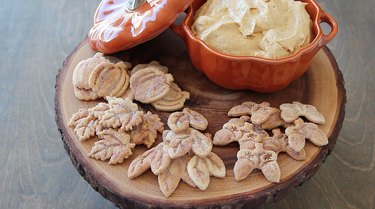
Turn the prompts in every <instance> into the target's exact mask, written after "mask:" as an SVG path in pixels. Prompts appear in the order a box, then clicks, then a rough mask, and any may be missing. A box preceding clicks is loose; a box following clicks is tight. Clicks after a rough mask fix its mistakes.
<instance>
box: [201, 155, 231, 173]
mask: <svg viewBox="0 0 375 209" xmlns="http://www.w3.org/2000/svg"><path fill="white" fill-rule="evenodd" d="M204 160H205V163H206V164H207V166H208V170H209V171H210V174H211V175H213V176H215V177H218V178H224V177H225V174H226V170H225V165H224V162H223V160H222V159H221V158H220V157H219V156H217V155H216V154H215V153H213V152H211V153H210V154H208V155H207V157H205V158H204Z"/></svg>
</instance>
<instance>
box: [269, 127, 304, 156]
mask: <svg viewBox="0 0 375 209" xmlns="http://www.w3.org/2000/svg"><path fill="white" fill-rule="evenodd" d="M272 133H273V136H272V137H265V138H264V139H263V145H264V149H267V150H271V151H274V152H276V153H280V152H286V153H287V154H288V155H289V156H290V157H292V158H294V159H295V160H304V159H306V152H305V150H304V149H302V150H301V151H299V152H297V151H295V150H293V149H292V148H291V147H290V146H289V144H288V137H287V136H286V135H285V134H283V133H281V131H280V129H274V130H272Z"/></svg>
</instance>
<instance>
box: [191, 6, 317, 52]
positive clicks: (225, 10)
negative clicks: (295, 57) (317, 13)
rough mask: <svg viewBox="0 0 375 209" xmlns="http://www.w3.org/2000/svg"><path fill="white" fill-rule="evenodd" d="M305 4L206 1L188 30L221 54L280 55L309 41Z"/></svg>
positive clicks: (309, 27) (309, 25) (308, 17)
mask: <svg viewBox="0 0 375 209" xmlns="http://www.w3.org/2000/svg"><path fill="white" fill-rule="evenodd" d="M305 5H306V4H305V3H302V2H300V1H294V0H208V1H207V2H206V3H205V4H203V5H202V6H201V7H200V9H199V10H198V11H197V12H196V14H195V18H194V19H195V20H194V23H193V25H192V27H191V29H192V31H193V33H194V34H195V35H196V36H197V37H198V38H200V39H201V40H203V41H204V42H205V43H207V45H209V46H210V47H212V48H214V49H215V50H217V51H219V52H222V53H224V54H230V55H235V56H258V57H265V58H281V57H285V56H288V55H290V54H292V53H294V52H295V51H297V50H298V49H300V48H301V47H303V46H306V45H308V44H309V43H310V41H311V23H312V22H311V20H310V16H309V14H308V13H307V11H306V9H305Z"/></svg>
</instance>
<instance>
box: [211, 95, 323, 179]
mask: <svg viewBox="0 0 375 209" xmlns="http://www.w3.org/2000/svg"><path fill="white" fill-rule="evenodd" d="M228 115H229V116H232V117H239V118H233V119H231V120H229V121H228V122H227V123H226V124H224V125H223V128H222V129H221V130H219V131H218V132H216V134H215V136H214V140H213V143H214V144H215V145H221V146H224V145H226V144H229V143H231V142H233V141H237V142H238V143H239V145H240V150H239V151H238V153H237V159H238V160H237V162H236V164H235V166H234V177H235V179H236V180H237V181H240V180H242V179H244V178H246V177H247V176H248V175H249V174H250V173H251V172H252V171H253V170H254V169H259V170H261V171H262V173H263V174H264V176H265V177H266V179H267V180H269V181H271V182H279V181H280V177H281V172H280V168H279V165H278V163H277V155H278V153H280V152H285V153H287V154H288V155H289V156H290V157H292V158H293V159H295V160H304V159H305V158H306V153H305V150H304V147H305V141H306V139H308V140H310V142H312V143H313V144H314V145H316V146H324V145H326V144H328V139H327V136H326V134H325V133H324V132H323V131H322V130H320V129H319V127H318V126H317V125H316V124H314V123H318V124H323V123H325V119H324V116H323V115H322V114H321V113H320V112H318V111H317V109H316V108H315V107H314V106H311V105H305V104H301V103H299V102H293V103H291V104H282V105H280V109H277V108H273V107H270V104H269V103H267V102H263V103H260V104H257V103H254V102H244V103H243V104H241V105H238V106H235V107H233V108H232V109H230V110H229V112H228ZM300 117H304V118H305V119H307V120H310V121H312V122H314V123H309V122H305V121H304V120H303V119H302V118H300ZM280 128H282V129H284V130H285V133H282V129H280ZM267 131H270V132H272V136H270V135H269V134H268V132H267Z"/></svg>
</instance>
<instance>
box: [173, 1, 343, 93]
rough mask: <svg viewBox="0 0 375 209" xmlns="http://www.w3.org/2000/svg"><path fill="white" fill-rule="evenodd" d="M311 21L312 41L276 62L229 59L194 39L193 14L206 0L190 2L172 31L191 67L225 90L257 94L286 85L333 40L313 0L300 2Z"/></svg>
mask: <svg viewBox="0 0 375 209" xmlns="http://www.w3.org/2000/svg"><path fill="white" fill-rule="evenodd" d="M301 1H302V2H304V3H306V10H307V12H308V14H309V15H310V19H311V21H312V23H313V24H312V33H313V37H314V38H313V40H312V41H311V42H310V44H308V45H307V46H305V47H302V48H301V49H299V50H298V51H296V52H295V53H293V54H292V55H289V56H287V57H284V58H279V59H269V58H262V57H255V56H231V55H227V54H223V53H220V52H218V51H216V50H214V49H213V48H211V47H209V46H208V45H207V44H206V43H205V42H203V41H202V40H200V39H199V38H197V37H196V36H195V35H194V34H193V32H192V31H191V26H192V25H193V23H194V16H195V12H196V11H197V10H198V9H199V8H200V7H201V6H202V5H203V4H204V3H205V2H206V0H194V1H193V3H192V5H191V6H190V7H189V9H188V12H187V16H186V18H185V20H184V21H183V23H182V24H181V25H172V26H171V28H172V30H173V31H174V32H175V33H177V34H178V35H179V36H180V37H181V38H182V39H183V40H184V42H185V44H186V47H187V50H188V53H189V56H190V59H191V61H192V63H193V64H194V66H195V67H196V68H197V69H199V70H201V71H202V72H203V73H205V74H206V76H207V77H208V78H209V79H210V80H211V81H213V82H214V83H216V84H218V85H220V86H223V87H225V88H228V89H249V90H254V91H257V92H274V91H277V90H280V89H283V88H285V87H286V86H288V85H289V84H290V83H291V82H292V81H293V80H295V79H297V78H299V77H300V76H301V75H302V74H303V73H304V72H305V71H306V70H307V69H308V67H309V65H310V63H311V61H312V59H313V57H314V55H315V54H316V53H317V52H318V51H319V50H320V49H321V47H322V46H324V45H325V44H327V43H328V42H329V41H330V40H331V39H332V38H334V37H335V35H336V33H337V31H338V26H337V23H336V21H335V20H334V19H333V18H332V17H331V16H330V15H329V14H327V13H325V12H324V11H323V10H322V9H321V8H320V6H319V5H318V4H317V3H316V2H315V1H314V0H301ZM322 22H326V23H328V25H329V26H330V27H331V31H330V33H329V34H327V35H326V34H324V33H323V30H322V28H321V27H320V24H321V23H322Z"/></svg>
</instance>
